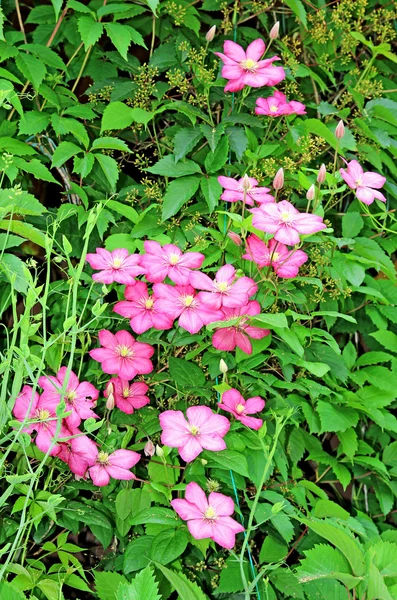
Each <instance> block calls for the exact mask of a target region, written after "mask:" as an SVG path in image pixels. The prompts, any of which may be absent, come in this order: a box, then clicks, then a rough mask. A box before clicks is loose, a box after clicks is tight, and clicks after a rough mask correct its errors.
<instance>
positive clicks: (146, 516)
mask: <svg viewBox="0 0 397 600" xmlns="http://www.w3.org/2000/svg"><path fill="white" fill-rule="evenodd" d="M148 523H157V524H158V525H168V527H177V526H178V525H180V520H179V518H178V517H177V515H176V514H175V512H174V511H173V510H170V509H169V508H162V507H152V508H145V509H144V510H142V511H141V512H139V513H138V514H136V515H134V516H133V517H132V518H131V519H130V524H131V525H145V524H148Z"/></svg>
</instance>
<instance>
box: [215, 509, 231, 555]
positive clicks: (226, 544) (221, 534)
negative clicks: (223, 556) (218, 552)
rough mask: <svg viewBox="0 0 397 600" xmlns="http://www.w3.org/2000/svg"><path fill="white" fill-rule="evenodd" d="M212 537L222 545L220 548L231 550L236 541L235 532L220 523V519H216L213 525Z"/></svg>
mask: <svg viewBox="0 0 397 600" xmlns="http://www.w3.org/2000/svg"><path fill="white" fill-rule="evenodd" d="M224 518H226V517H224ZM212 539H213V540H214V542H216V543H217V544H219V545H220V546H222V548H228V549H229V550H231V549H232V548H233V547H234V545H235V543H236V536H235V533H234V532H233V531H232V530H231V529H230V528H229V527H227V526H225V525H222V523H221V519H218V520H217V522H216V524H215V525H214V526H213V533H212Z"/></svg>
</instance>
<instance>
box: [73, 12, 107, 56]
mask: <svg viewBox="0 0 397 600" xmlns="http://www.w3.org/2000/svg"><path fill="white" fill-rule="evenodd" d="M77 29H78V30H79V33H80V35H81V40H82V42H83V43H84V50H85V51H86V52H87V50H88V48H89V47H90V46H93V45H94V44H96V43H97V41H98V40H99V38H100V37H101V35H102V32H103V25H102V23H99V22H98V21H95V19H94V18H93V17H91V16H90V17H79V18H78V19H77Z"/></svg>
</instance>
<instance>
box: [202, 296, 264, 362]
mask: <svg viewBox="0 0 397 600" xmlns="http://www.w3.org/2000/svg"><path fill="white" fill-rule="evenodd" d="M222 312H223V315H224V316H223V321H230V320H231V319H237V318H238V319H239V320H238V322H237V324H236V325H231V326H230V327H223V328H222V329H217V330H216V331H215V333H214V335H213V337H212V345H213V346H214V348H216V349H217V350H226V351H231V350H234V349H235V348H236V346H237V347H238V348H240V350H242V351H243V352H245V353H246V354H252V344H251V342H250V339H249V338H252V339H254V340H261V339H262V338H264V337H266V336H267V335H269V333H270V331H269V329H262V328H261V327H254V326H253V325H250V322H251V319H250V317H251V316H254V315H259V313H260V312H261V307H260V305H259V302H256V300H251V301H250V302H248V304H246V306H239V307H238V308H223V309H222Z"/></svg>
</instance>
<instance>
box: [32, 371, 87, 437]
mask: <svg viewBox="0 0 397 600" xmlns="http://www.w3.org/2000/svg"><path fill="white" fill-rule="evenodd" d="M66 373H67V367H61V368H60V369H59V371H58V373H57V375H56V377H53V376H52V375H43V376H42V377H40V378H39V382H38V383H39V385H40V386H41V387H42V388H43V390H44V392H43V393H42V395H41V397H42V399H43V400H44V401H46V402H49V403H51V404H52V405H53V406H57V405H58V404H59V402H60V401H61V396H62V386H63V385H64V381H65V377H66ZM98 396H99V391H98V390H97V389H96V388H95V387H94V386H93V385H92V384H91V383H89V382H88V381H83V382H82V383H80V382H79V380H78V378H77V375H76V374H75V373H73V371H71V372H70V375H69V379H68V382H67V385H66V391H65V396H64V400H65V402H66V410H68V411H72V414H71V415H69V416H68V417H66V418H65V422H66V424H67V426H68V427H71V428H73V427H78V426H79V425H80V423H81V420H82V419H90V418H91V419H97V418H98V415H96V414H95V413H94V412H93V411H92V410H91V409H92V408H94V407H95V406H96V401H97V400H98Z"/></svg>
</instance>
